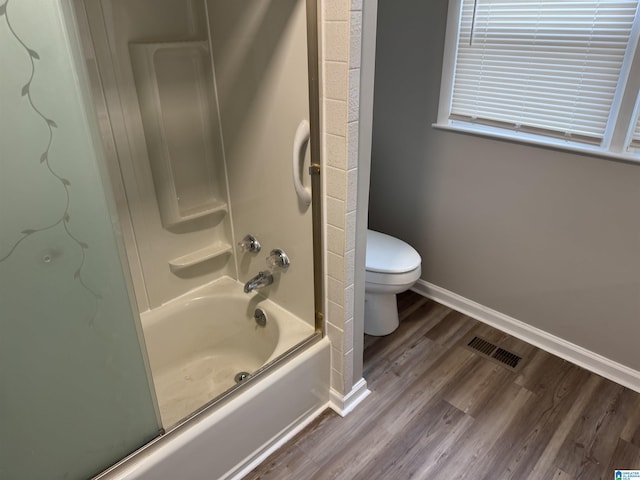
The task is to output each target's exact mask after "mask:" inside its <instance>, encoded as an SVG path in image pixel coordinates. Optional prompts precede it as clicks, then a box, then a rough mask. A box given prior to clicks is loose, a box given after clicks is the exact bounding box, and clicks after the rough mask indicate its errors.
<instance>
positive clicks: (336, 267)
mask: <svg viewBox="0 0 640 480" xmlns="http://www.w3.org/2000/svg"><path fill="white" fill-rule="evenodd" d="M344 262H345V257H343V256H342V255H336V254H335V253H332V252H327V273H328V274H329V275H330V276H332V277H333V278H335V279H336V280H342V281H346V280H345V278H346V275H345V263H344ZM351 283H353V282H351Z"/></svg>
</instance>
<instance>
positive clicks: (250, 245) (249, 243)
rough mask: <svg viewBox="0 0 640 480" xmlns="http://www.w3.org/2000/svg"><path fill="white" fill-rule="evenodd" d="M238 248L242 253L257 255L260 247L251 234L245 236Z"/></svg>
mask: <svg viewBox="0 0 640 480" xmlns="http://www.w3.org/2000/svg"><path fill="white" fill-rule="evenodd" d="M238 247H240V249H241V250H242V251H244V252H252V253H258V252H259V251H260V249H261V248H262V246H261V245H260V242H259V241H258V239H257V238H256V237H254V236H253V235H251V234H248V235H245V236H244V238H243V239H242V241H241V242H239V243H238Z"/></svg>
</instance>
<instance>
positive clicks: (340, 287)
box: [327, 277, 353, 310]
mask: <svg viewBox="0 0 640 480" xmlns="http://www.w3.org/2000/svg"><path fill="white" fill-rule="evenodd" d="M327 284H328V290H329V291H328V295H327V298H328V299H329V300H331V301H332V302H334V303H337V304H338V305H344V302H345V289H344V283H342V282H340V281H338V280H336V279H334V278H331V277H329V278H328V282H327ZM351 309H352V310H353V298H352V299H351Z"/></svg>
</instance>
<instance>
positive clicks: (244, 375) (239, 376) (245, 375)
mask: <svg viewBox="0 0 640 480" xmlns="http://www.w3.org/2000/svg"><path fill="white" fill-rule="evenodd" d="M250 376H251V374H250V373H249V372H240V373H237V374H236V376H235V377H233V379H234V380H235V381H236V383H240V382H244V381H245V380H246V379H247V378H249V377H250Z"/></svg>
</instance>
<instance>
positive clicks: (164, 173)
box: [129, 41, 226, 229]
mask: <svg viewBox="0 0 640 480" xmlns="http://www.w3.org/2000/svg"><path fill="white" fill-rule="evenodd" d="M129 51H130V53H131V64H132V67H133V72H134V77H135V84H136V90H137V92H138V101H139V104H140V113H141V116H142V124H143V126H144V133H145V137H146V143H147V150H148V152H149V163H150V166H151V171H152V173H153V180H154V185H155V189H156V197H157V199H158V207H159V209H160V216H161V218H162V224H163V225H164V227H165V228H168V229H171V228H172V227H176V226H178V225H180V224H183V223H186V222H189V221H191V220H195V219H198V218H202V217H205V216H208V215H212V214H215V213H218V212H225V211H226V202H225V201H222V200H221V198H225V197H226V194H225V192H224V187H223V185H222V182H221V181H220V179H223V178H224V170H223V163H222V148H221V146H220V127H219V125H218V123H219V122H218V118H217V113H216V112H217V107H216V104H215V96H214V95H212V94H211V93H210V92H211V85H213V78H212V75H211V66H210V62H209V48H208V44H207V42H202V41H200V42H199V41H194V42H174V43H132V44H130V45H129Z"/></svg>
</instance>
